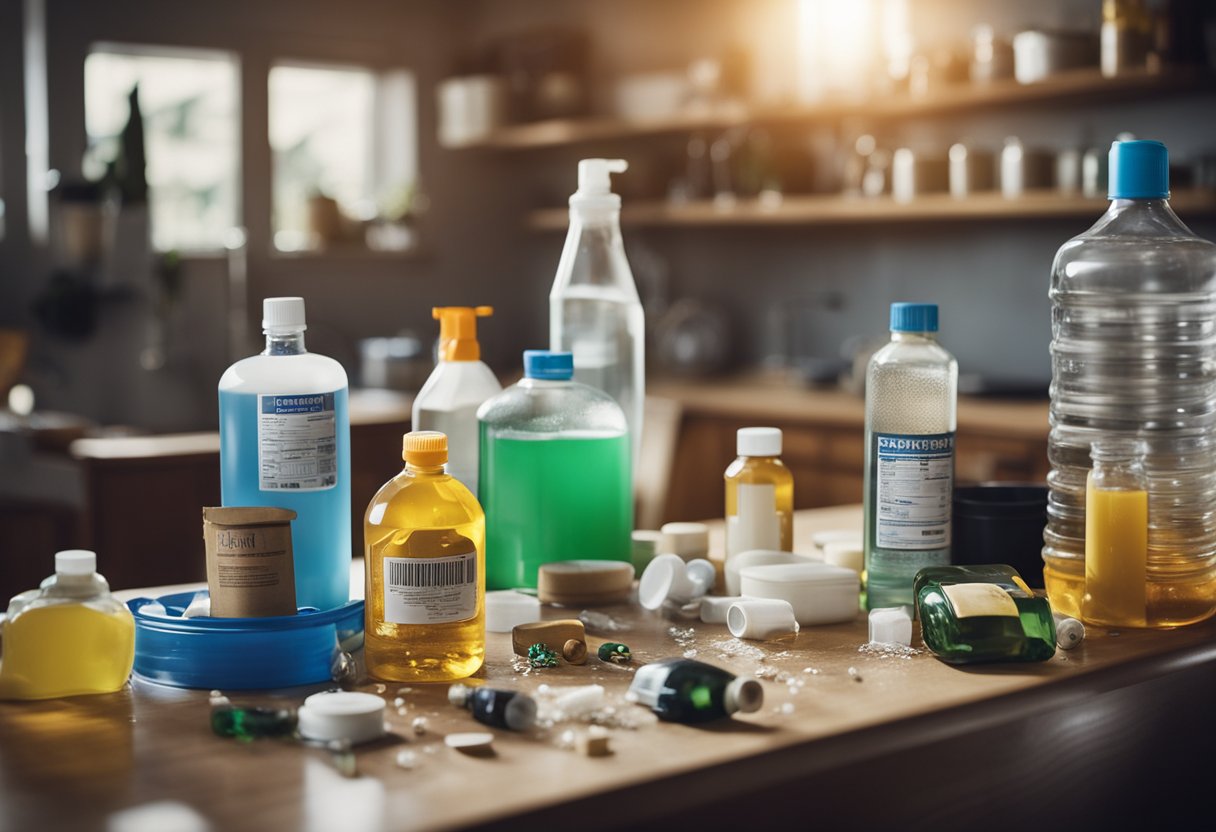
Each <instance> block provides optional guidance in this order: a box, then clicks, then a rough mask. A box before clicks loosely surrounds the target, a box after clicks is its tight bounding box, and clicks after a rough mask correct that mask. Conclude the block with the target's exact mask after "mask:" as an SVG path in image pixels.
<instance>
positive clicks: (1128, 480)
mask: <svg viewBox="0 0 1216 832" xmlns="http://www.w3.org/2000/svg"><path fill="white" fill-rule="evenodd" d="M1144 453H1145V446H1144V444H1143V443H1142V442H1137V441H1134V440H1127V439H1112V440H1105V441H1098V442H1095V443H1094V444H1093V449H1092V451H1091V453H1090V455H1091V457H1092V458H1093V462H1094V465H1093V469H1092V470H1091V471H1090V472H1089V477H1088V479H1087V480H1086V484H1085V594H1084V595H1083V596H1082V597H1081V617H1082V618H1083V619H1084V621H1085V622H1086V623H1089V624H1098V625H1102V626H1106V627H1144V626H1147V624H1148V482H1147V480H1146V478H1145V475H1144V467H1143V462H1142V460H1143V459H1144Z"/></svg>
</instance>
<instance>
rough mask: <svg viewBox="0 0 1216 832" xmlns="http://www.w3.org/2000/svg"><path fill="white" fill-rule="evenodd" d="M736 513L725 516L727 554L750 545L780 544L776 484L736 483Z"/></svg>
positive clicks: (773, 546)
mask: <svg viewBox="0 0 1216 832" xmlns="http://www.w3.org/2000/svg"><path fill="white" fill-rule="evenodd" d="M735 488H736V489H737V490H736V492H735V495H736V496H735V507H736V509H737V510H738V514H735V515H734V516H732V517H727V518H726V556H727V557H731V556H733V555H737V554H739V553H740V552H746V551H748V550H750V549H770V550H779V549H780V548H781V516H780V515H779V514H778V513H777V488H776V486H774V485H772V484H771V483H769V484H763V485H752V484H747V485H745V484H743V483H740V484H739V485H737V486H735Z"/></svg>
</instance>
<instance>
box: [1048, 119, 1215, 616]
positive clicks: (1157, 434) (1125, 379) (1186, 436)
mask: <svg viewBox="0 0 1216 832" xmlns="http://www.w3.org/2000/svg"><path fill="white" fill-rule="evenodd" d="M1168 172H1169V165H1168V159H1167V154H1166V149H1165V146H1164V145H1162V144H1161V143H1160V142H1149V141H1130V142H1115V144H1114V145H1112V147H1111V151H1110V194H1109V195H1110V198H1111V203H1110V207H1109V208H1108V209H1107V211H1106V213H1105V214H1104V215H1103V216H1102V218H1101V219H1100V220H1098V222H1097V223H1096V224H1095V225H1094V226H1093V227H1092V228H1090V229H1089V230H1088V231H1086V232H1085V233H1084V234H1081V235H1079V236H1077V237H1074V238H1073V239H1072V240H1069V241H1068V242H1067V243H1065V244H1064V245H1063V246H1062V247H1061V248H1060V250H1059V252H1057V254H1056V259H1055V264H1054V265H1053V267H1052V276H1051V301H1052V343H1051V353H1052V386H1051V435H1050V439H1049V442H1048V455H1049V457H1050V461H1051V465H1052V470H1051V473H1050V474H1049V475H1048V484H1049V486H1050V497H1049V499H1048V506H1047V518H1048V519H1047V530H1046V532H1045V533H1044V547H1043V560H1044V571H1043V577H1044V580H1045V582H1046V586H1047V592H1048V595H1049V597H1050V598H1051V603H1052V606H1053V608H1055V610H1056V611H1057V612H1061V613H1064V614H1065V615H1070V616H1074V617H1080V616H1081V615H1082V597H1083V595H1084V592H1085V571H1086V569H1085V496H1086V478H1087V475H1088V473H1089V470H1090V456H1089V455H1090V448H1091V446H1092V445H1093V443H1094V442H1095V441H1098V440H1101V439H1105V438H1112V437H1119V436H1123V437H1131V438H1139V439H1142V440H1144V441H1145V442H1146V443H1147V454H1146V456H1145V459H1144V469H1145V474H1146V476H1147V482H1148V517H1149V529H1148V563H1147V587H1146V620H1145V623H1146V625H1147V626H1149V627H1170V626H1177V625H1182V624H1188V623H1192V622H1195V621H1199V620H1202V619H1204V618H1207V617H1209V616H1211V615H1212V614H1213V612H1216V452H1214V448H1213V429H1214V428H1216V245H1213V244H1212V243H1210V242H1208V241H1206V240H1203V239H1201V238H1199V237H1196V236H1195V235H1194V234H1193V233H1191V231H1190V229H1188V228H1187V227H1186V226H1185V225H1183V223H1182V221H1181V220H1179V219H1178V217H1177V216H1175V214H1174V212H1173V211H1172V210H1171V209H1170V206H1169V202H1168V196H1169V191H1168V189H1169V179H1168Z"/></svg>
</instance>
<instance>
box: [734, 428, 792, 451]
mask: <svg viewBox="0 0 1216 832" xmlns="http://www.w3.org/2000/svg"><path fill="white" fill-rule="evenodd" d="M735 448H736V451H735V452H736V453H738V454H739V456H781V428H739V432H738V433H737V434H736V435H735Z"/></svg>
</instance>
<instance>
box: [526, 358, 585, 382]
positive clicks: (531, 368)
mask: <svg viewBox="0 0 1216 832" xmlns="http://www.w3.org/2000/svg"><path fill="white" fill-rule="evenodd" d="M524 375H525V376H527V377H528V378H543V379H546V380H548V381H568V380H569V379H571V378H572V377H573V376H574V353H572V352H552V351H550V350H524Z"/></svg>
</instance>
